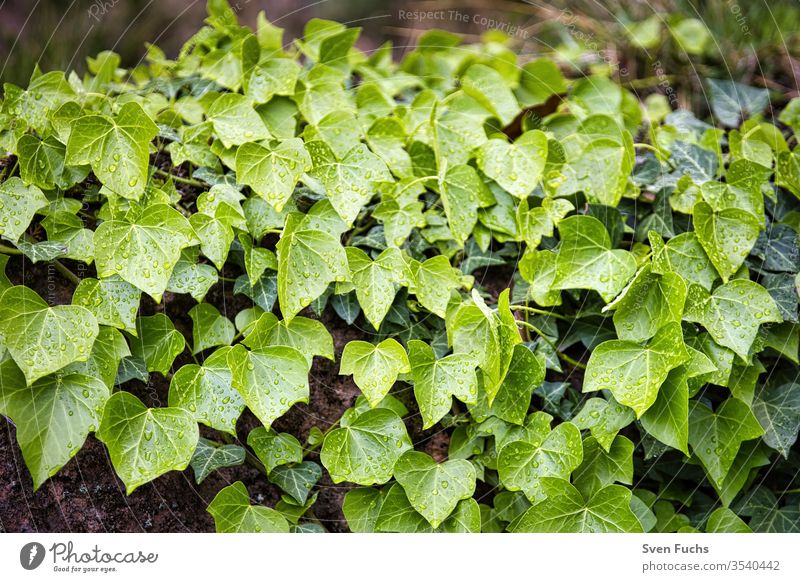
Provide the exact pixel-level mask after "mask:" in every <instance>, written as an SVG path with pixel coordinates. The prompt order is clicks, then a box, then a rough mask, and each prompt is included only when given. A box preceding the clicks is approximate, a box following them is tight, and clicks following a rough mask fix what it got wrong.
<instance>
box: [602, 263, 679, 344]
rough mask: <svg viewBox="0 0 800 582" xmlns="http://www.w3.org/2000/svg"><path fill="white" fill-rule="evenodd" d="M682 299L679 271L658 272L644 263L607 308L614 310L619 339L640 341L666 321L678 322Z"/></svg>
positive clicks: (654, 332) (653, 333) (648, 337)
mask: <svg viewBox="0 0 800 582" xmlns="http://www.w3.org/2000/svg"><path fill="white" fill-rule="evenodd" d="M685 301H686V283H685V282H684V280H683V278H682V277H681V276H680V275H679V274H677V273H673V272H668V273H665V274H663V275H658V274H655V273H653V272H652V269H651V268H650V267H649V266H645V267H644V268H642V269H640V271H639V273H638V274H637V275H636V277H635V278H634V279H633V281H632V282H631V284H630V285H629V286H628V288H627V289H625V291H623V293H622V294H620V296H619V297H618V298H617V299H615V300H614V302H613V303H610V304H609V305H608V308H609V309H614V310H615V311H614V327H615V328H616V330H617V337H619V339H621V340H630V341H634V342H643V341H646V340H648V339H650V338H651V337H653V336H654V335H655V334H656V332H657V331H658V330H659V329H661V328H662V327H663V326H665V325H666V324H668V323H680V321H681V317H682V315H683V306H684V302H685Z"/></svg>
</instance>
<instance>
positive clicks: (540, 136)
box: [477, 129, 547, 199]
mask: <svg viewBox="0 0 800 582" xmlns="http://www.w3.org/2000/svg"><path fill="white" fill-rule="evenodd" d="M477 160H478V167H479V168H480V169H481V171H482V172H483V173H484V174H486V175H487V176H488V177H489V178H491V179H492V180H494V181H495V182H497V183H498V184H500V186H501V187H502V188H503V189H504V190H505V191H506V192H508V193H509V194H512V195H513V196H516V197H517V198H520V199H523V198H527V197H528V196H529V195H530V193H531V192H533V189H534V188H535V187H536V186H537V185H538V184H539V182H540V181H541V179H542V174H543V173H544V167H545V163H546V161H547V136H546V135H545V134H544V133H543V132H541V131H539V130H538V129H536V130H533V131H526V132H525V133H523V134H522V135H521V136H519V137H518V138H517V139H516V141H514V143H513V144H510V143H508V142H507V141H505V140H502V139H490V140H489V141H487V142H486V143H485V144H483V145H482V146H481V148H480V149H479V150H478V154H477Z"/></svg>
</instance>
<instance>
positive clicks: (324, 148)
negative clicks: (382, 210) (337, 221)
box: [306, 141, 393, 225]
mask: <svg viewBox="0 0 800 582" xmlns="http://www.w3.org/2000/svg"><path fill="white" fill-rule="evenodd" d="M306 147H307V148H308V153H309V154H310V156H311V163H312V166H313V167H312V169H311V171H310V172H309V173H308V174H309V176H311V177H312V178H314V179H316V180H319V182H320V183H321V184H322V187H323V188H324V190H325V194H326V196H327V197H328V199H329V200H330V202H331V204H332V205H333V207H334V209H336V212H337V213H338V214H339V216H341V218H342V220H343V221H344V222H345V223H347V225H351V224H352V223H353V221H354V220H355V219H356V217H357V216H358V213H359V212H360V211H361V208H362V207H363V206H364V205H366V204H367V202H369V201H370V200H371V199H372V197H373V196H374V195H375V192H376V190H375V184H377V183H378V182H391V181H392V180H393V179H392V175H391V173H390V172H389V169H388V168H387V167H386V164H385V163H384V162H383V160H381V159H380V158H379V157H378V156H376V155H375V154H373V153H372V152H371V151H369V149H368V148H367V146H366V145H364V144H361V143H360V144H357V145H355V146H353V149H351V150H350V151H348V152H347V154H345V156H344V157H343V158H342V159H341V160H339V159H337V158H336V156H335V155H334V153H333V151H332V150H331V149H330V147H329V146H328V145H327V144H326V143H325V142H322V141H312V142H309V143H307V144H306Z"/></svg>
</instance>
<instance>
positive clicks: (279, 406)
mask: <svg viewBox="0 0 800 582" xmlns="http://www.w3.org/2000/svg"><path fill="white" fill-rule="evenodd" d="M228 366H229V367H230V369H231V372H232V373H233V387H234V388H236V390H238V391H239V393H240V394H241V395H242V398H244V401H245V404H247V407H248V408H249V409H250V410H251V411H252V412H253V414H255V415H256V417H257V418H258V419H259V420H260V421H261V423H262V424H263V425H264V426H266V427H267V428H269V427H270V426H271V425H272V423H273V422H274V421H275V420H276V419H278V418H280V417H281V416H283V414H285V413H286V411H287V410H289V408H291V407H292V405H294V404H296V403H298V402H308V397H309V387H308V371H309V362H308V360H307V359H306V357H305V356H304V355H303V354H302V353H301V352H300V351H298V350H296V349H294V348H291V347H288V346H271V347H266V348H261V349H259V350H253V351H249V350H247V349H246V348H245V347H244V346H242V345H236V346H234V347H233V349H231V351H230V352H228Z"/></svg>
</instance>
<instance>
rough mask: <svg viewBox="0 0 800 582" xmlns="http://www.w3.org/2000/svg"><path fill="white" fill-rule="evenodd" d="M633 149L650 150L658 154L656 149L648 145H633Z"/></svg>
mask: <svg viewBox="0 0 800 582" xmlns="http://www.w3.org/2000/svg"><path fill="white" fill-rule="evenodd" d="M633 147H635V148H641V149H643V150H650V151H651V152H655V153H659V149H658V148H656V147H653V146H652V145H650V144H649V143H635V144H633Z"/></svg>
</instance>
